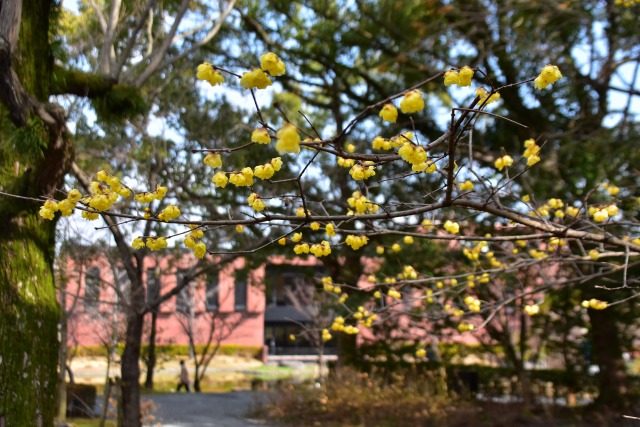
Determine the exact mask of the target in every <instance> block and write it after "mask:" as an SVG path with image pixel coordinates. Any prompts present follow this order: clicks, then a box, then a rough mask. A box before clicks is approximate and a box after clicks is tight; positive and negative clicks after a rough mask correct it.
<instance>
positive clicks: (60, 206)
mask: <svg viewBox="0 0 640 427" xmlns="http://www.w3.org/2000/svg"><path fill="white" fill-rule="evenodd" d="M81 198H82V194H81V193H80V191H78V190H76V189H75V188H74V189H72V190H71V191H69V193H67V198H66V199H64V200H61V201H60V202H56V201H55V200H51V199H49V200H47V201H45V202H44V205H42V206H41V207H40V212H39V214H40V216H41V217H42V218H44V219H49V220H51V219H53V218H54V216H55V212H56V211H60V213H61V214H62V216H70V215H71V214H72V213H73V210H74V209H75V208H76V204H77V203H78V202H79V201H80V199H81ZM82 213H83V216H85V215H84V214H85V213H87V214H93V215H95V216H96V218H97V216H98V214H97V213H92V212H87V211H83V212H82ZM85 218H86V217H85ZM87 219H90V218H87ZM94 219H95V218H94Z"/></svg>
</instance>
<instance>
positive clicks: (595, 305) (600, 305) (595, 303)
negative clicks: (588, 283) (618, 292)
mask: <svg viewBox="0 0 640 427" xmlns="http://www.w3.org/2000/svg"><path fill="white" fill-rule="evenodd" d="M580 305H582V307H584V308H591V309H593V310H604V309H605V308H607V307H608V306H609V304H607V302H606V301H600V300H598V299H595V298H591V299H590V300H588V301H587V300H585V301H582V303H581V304H580Z"/></svg>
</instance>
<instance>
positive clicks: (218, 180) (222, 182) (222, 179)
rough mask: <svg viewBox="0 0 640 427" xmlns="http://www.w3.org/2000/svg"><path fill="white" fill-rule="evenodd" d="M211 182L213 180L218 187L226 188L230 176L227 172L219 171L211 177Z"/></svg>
mask: <svg viewBox="0 0 640 427" xmlns="http://www.w3.org/2000/svg"><path fill="white" fill-rule="evenodd" d="M211 182H213V183H214V184H215V185H216V187H220V188H224V187H226V186H227V183H228V182H229V178H227V174H226V173H225V172H222V171H220V172H218V173H216V174H215V175H213V177H212V178H211Z"/></svg>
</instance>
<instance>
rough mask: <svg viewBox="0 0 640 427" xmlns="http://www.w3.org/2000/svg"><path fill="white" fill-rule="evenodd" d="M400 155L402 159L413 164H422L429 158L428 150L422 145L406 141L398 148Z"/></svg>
mask: <svg viewBox="0 0 640 427" xmlns="http://www.w3.org/2000/svg"><path fill="white" fill-rule="evenodd" d="M398 155H399V156H400V158H401V159H402V160H404V161H405V162H407V163H409V164H411V165H420V164H423V163H425V162H426V161H427V160H428V157H427V152H426V151H424V148H423V147H422V146H420V145H414V144H412V143H411V142H405V143H404V144H402V147H400V149H399V150H398Z"/></svg>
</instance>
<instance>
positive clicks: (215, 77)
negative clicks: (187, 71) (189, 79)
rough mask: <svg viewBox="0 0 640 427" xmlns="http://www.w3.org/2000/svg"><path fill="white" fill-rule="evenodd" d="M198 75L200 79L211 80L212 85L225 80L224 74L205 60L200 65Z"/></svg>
mask: <svg viewBox="0 0 640 427" xmlns="http://www.w3.org/2000/svg"><path fill="white" fill-rule="evenodd" d="M196 77H197V78H198V79H200V80H204V81H206V82H209V84H210V85H211V86H215V85H217V84H220V83H222V82H224V77H222V74H220V72H219V71H218V70H215V69H214V68H213V66H212V65H211V64H209V63H208V62H203V63H202V64H200V65H198V73H197V74H196Z"/></svg>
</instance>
